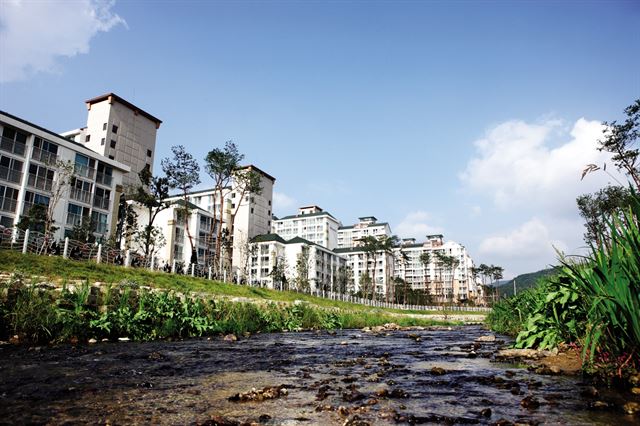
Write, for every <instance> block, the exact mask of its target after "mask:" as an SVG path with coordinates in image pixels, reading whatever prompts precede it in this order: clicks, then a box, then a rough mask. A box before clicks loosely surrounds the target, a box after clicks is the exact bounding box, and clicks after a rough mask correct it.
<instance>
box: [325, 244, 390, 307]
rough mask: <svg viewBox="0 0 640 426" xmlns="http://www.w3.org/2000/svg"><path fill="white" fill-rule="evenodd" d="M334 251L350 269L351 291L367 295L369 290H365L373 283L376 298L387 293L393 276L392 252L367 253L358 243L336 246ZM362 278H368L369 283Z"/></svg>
mask: <svg viewBox="0 0 640 426" xmlns="http://www.w3.org/2000/svg"><path fill="white" fill-rule="evenodd" d="M334 251H335V253H336V254H339V255H341V256H344V257H346V259H347V268H349V270H350V271H351V284H350V287H351V288H352V289H353V292H355V293H357V292H362V296H367V294H370V290H369V291H365V290H366V289H367V288H368V289H371V287H369V286H370V285H373V289H374V293H375V295H376V296H377V297H378V298H385V297H387V296H388V295H389V293H388V292H389V288H390V287H389V283H390V282H391V280H392V278H393V266H394V262H393V255H392V254H390V253H386V252H383V251H378V252H376V253H375V254H367V253H366V252H365V251H364V249H363V248H362V246H359V245H358V246H355V247H345V248H337V249H335V250H334ZM365 277H367V278H365ZM364 279H368V280H370V281H369V283H370V284H366V283H365V282H364V281H363V280H364ZM365 293H366V294H365ZM389 296H390V295H389Z"/></svg>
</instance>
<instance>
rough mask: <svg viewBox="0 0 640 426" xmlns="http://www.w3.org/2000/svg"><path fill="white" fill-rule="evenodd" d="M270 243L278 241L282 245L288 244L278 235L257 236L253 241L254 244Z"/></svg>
mask: <svg viewBox="0 0 640 426" xmlns="http://www.w3.org/2000/svg"><path fill="white" fill-rule="evenodd" d="M270 241H277V242H279V243H282V244H286V243H287V242H286V240H285V239H284V238H282V237H281V236H280V235H278V234H262V235H256V236H255V237H253V238H252V239H251V242H252V243H267V242H270Z"/></svg>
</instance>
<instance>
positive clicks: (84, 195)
mask: <svg viewBox="0 0 640 426" xmlns="http://www.w3.org/2000/svg"><path fill="white" fill-rule="evenodd" d="M71 199H72V200H76V201H80V202H82V203H86V204H89V203H90V202H91V192H89V191H83V190H82V189H78V188H72V189H71Z"/></svg>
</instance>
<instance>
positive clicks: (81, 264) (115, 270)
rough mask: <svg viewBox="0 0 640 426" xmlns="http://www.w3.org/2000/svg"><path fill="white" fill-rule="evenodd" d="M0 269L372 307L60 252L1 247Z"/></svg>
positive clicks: (59, 277) (352, 307) (61, 277)
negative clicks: (44, 253)
mask: <svg viewBox="0 0 640 426" xmlns="http://www.w3.org/2000/svg"><path fill="white" fill-rule="evenodd" d="M0 271H4V272H8V273H11V272H14V271H19V272H20V273H22V274H24V275H26V276H42V277H46V278H47V279H49V280H51V281H63V282H64V281H71V280H88V281H89V282H104V283H107V284H117V283H120V282H123V281H129V282H135V283H137V284H138V285H143V286H150V287H154V288H160V289H166V290H174V291H178V292H183V293H187V292H201V293H207V294H210V295H212V296H226V297H241V298H248V299H255V300H261V301H275V302H293V301H296V300H302V301H305V302H308V303H311V304H313V305H316V306H318V307H322V308H338V309H344V310H353V311H367V312H368V311H371V310H372V309H374V308H371V307H368V306H364V305H360V304H357V303H350V302H343V301H339V300H328V299H323V298H320V297H315V296H311V295H307V294H303V293H297V292H294V291H276V290H270V289H266V288H257V287H250V286H244V285H235V284H227V283H222V282H219V281H211V280H207V279H203V278H196V277H191V276H186V275H175V274H167V273H164V272H152V271H149V270H147V269H142V268H123V267H121V266H115V265H107V264H96V263H94V262H89V261H75V260H71V259H64V258H62V257H60V256H38V255H35V254H22V253H19V252H16V251H9V250H1V251H0ZM375 311H376V312H384V313H387V314H422V315H425V314H436V315H483V313H482V312H476V311H451V310H444V311H443V310H437V311H419V310H400V309H386V308H376V309H375Z"/></svg>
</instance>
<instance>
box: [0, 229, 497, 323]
mask: <svg viewBox="0 0 640 426" xmlns="http://www.w3.org/2000/svg"><path fill="white" fill-rule="evenodd" d="M0 250H15V251H21V252H22V253H34V254H39V255H48V256H62V257H64V258H68V259H73V260H78V261H91V262H96V263H107V264H111V265H118V266H122V267H134V268H136V267H137V268H146V269H151V270H154V271H162V272H165V273H170V274H179V275H190V276H193V277H200V278H205V279H209V280H212V279H219V278H218V277H217V276H216V274H215V273H214V271H213V270H212V268H211V267H207V266H203V265H197V264H191V265H183V264H181V263H177V262H175V261H174V262H173V264H166V263H164V262H161V261H158V260H157V259H155V258H152V259H151V260H150V261H148V262H146V261H145V260H144V256H141V255H139V254H137V253H135V252H131V251H129V250H121V249H118V248H114V247H110V246H109V245H103V244H99V243H85V242H82V241H76V240H71V239H69V238H65V239H64V240H63V241H57V240H55V239H53V238H51V237H50V236H46V235H44V234H42V233H38V232H33V231H29V230H27V231H22V230H19V229H17V228H13V229H11V228H4V229H3V228H0ZM223 278H226V277H223ZM225 281H226V280H225ZM240 285H246V284H240ZM290 291H298V290H295V289H291V290H290ZM298 292H300V291H298ZM300 293H303V294H308V295H312V296H317V297H321V298H324V299H329V300H338V301H343V302H350V303H357V304H361V305H366V306H371V307H378V308H390V309H399V310H414V311H441V310H445V309H446V310H449V311H472V312H489V311H490V310H491V309H490V308H486V307H478V306H458V305H446V306H443V305H438V306H436V305H432V306H425V305H411V304H401V303H392V302H385V301H382V300H370V299H365V298H362V297H357V296H354V295H351V294H347V293H337V292H332V291H324V290H315V291H314V290H311V291H307V292H300Z"/></svg>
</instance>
